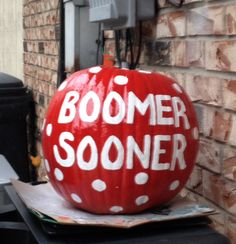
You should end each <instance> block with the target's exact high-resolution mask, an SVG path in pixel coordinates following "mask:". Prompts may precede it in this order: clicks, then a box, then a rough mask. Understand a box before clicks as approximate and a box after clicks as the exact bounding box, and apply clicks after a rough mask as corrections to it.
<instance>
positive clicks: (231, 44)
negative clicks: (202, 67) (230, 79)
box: [206, 40, 236, 72]
mask: <svg viewBox="0 0 236 244" xmlns="http://www.w3.org/2000/svg"><path fill="white" fill-rule="evenodd" d="M235 53H236V41H235V40H229V41H228V40H227V41H213V42H211V41H208V42H206V69H209V70H219V71H231V72H236V56H235Z"/></svg>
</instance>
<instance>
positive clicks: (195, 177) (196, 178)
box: [186, 165, 202, 194]
mask: <svg viewBox="0 0 236 244" xmlns="http://www.w3.org/2000/svg"><path fill="white" fill-rule="evenodd" d="M186 187H187V188H189V189H191V190H193V191H195V192H198V193H199V194H202V169H201V168H200V167H198V166H197V165H196V166H195V167H194V169H193V172H192V174H191V175H190V177H189V180H188V182H187V184H186Z"/></svg>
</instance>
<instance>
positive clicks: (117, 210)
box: [110, 206, 123, 213]
mask: <svg viewBox="0 0 236 244" xmlns="http://www.w3.org/2000/svg"><path fill="white" fill-rule="evenodd" d="M110 211H111V212H113V213H119V212H122V211H123V208H122V207H121V206H112V207H111V208H110Z"/></svg>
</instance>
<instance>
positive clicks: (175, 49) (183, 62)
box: [170, 41, 189, 67]
mask: <svg viewBox="0 0 236 244" xmlns="http://www.w3.org/2000/svg"><path fill="white" fill-rule="evenodd" d="M186 50H187V45H186V42H185V41H174V42H173V43H172V49H171V55H170V60H171V64H172V66H177V67H188V65H189V64H188V58H187V55H186Z"/></svg>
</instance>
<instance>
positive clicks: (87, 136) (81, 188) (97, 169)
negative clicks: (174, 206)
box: [42, 67, 198, 214]
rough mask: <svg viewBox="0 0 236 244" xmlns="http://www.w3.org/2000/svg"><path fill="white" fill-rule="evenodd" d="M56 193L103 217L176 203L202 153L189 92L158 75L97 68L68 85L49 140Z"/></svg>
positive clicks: (47, 132)
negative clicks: (175, 198) (196, 160)
mask: <svg viewBox="0 0 236 244" xmlns="http://www.w3.org/2000/svg"><path fill="white" fill-rule="evenodd" d="M42 142H43V151H44V156H45V166H46V169H47V172H48V175H49V178H50V180H51V183H52V185H53V186H54V188H55V189H56V191H57V192H58V193H59V194H60V195H62V196H63V197H64V198H65V199H66V200H68V201H69V202H71V203H72V204H73V205H75V206H76V207H78V208H80V209H83V210H86V211H89V212H93V213H98V214H129V213H138V212H140V211H143V210H145V209H149V208H153V207H157V206H159V205H161V204H164V203H166V202H168V201H170V200H171V199H172V198H173V197H174V196H176V194H177V193H178V192H179V191H180V190H181V188H182V187H183V186H184V185H185V183H186V181H187V179H188V177H189V175H190V173H191V171H192V169H193V166H194V160H195V157H196V154H197V150H198V125H197V121H196V116H195V112H194V108H193V106H192V104H191V102H190V100H189V98H188V97H187V95H186V93H185V92H184V90H183V89H182V88H181V87H180V86H179V85H178V84H177V83H176V82H174V81H173V80H172V79H170V78H168V77H166V76H163V75H161V74H157V73H148V72H143V71H137V70H136V71H135V70H124V69H118V68H115V67H93V68H90V69H86V70H82V71H79V72H76V73H74V74H73V75H71V76H70V77H69V78H68V79H67V80H66V81H64V82H63V83H62V84H61V86H60V87H59V89H58V91H57V92H56V94H55V96H54V97H53V99H52V101H51V103H50V106H49V108H48V112H47V116H46V119H45V125H44V129H43V134H42Z"/></svg>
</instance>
